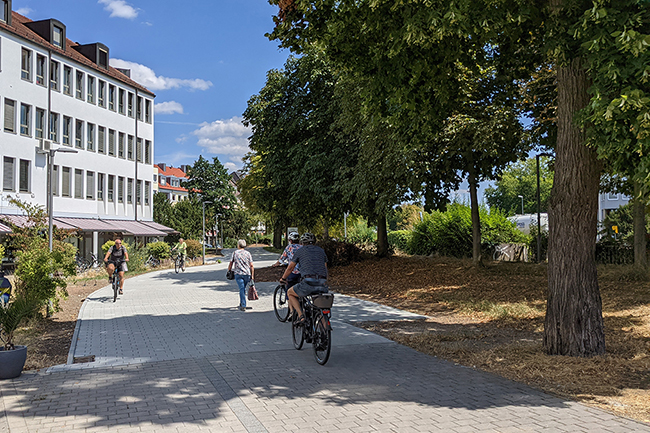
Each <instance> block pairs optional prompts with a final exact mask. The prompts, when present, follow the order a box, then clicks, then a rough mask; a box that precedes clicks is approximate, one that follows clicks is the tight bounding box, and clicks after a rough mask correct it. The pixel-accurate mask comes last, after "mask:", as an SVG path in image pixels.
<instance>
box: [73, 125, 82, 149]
mask: <svg viewBox="0 0 650 433" xmlns="http://www.w3.org/2000/svg"><path fill="white" fill-rule="evenodd" d="M74 147H76V148H77V149H83V148H84V122H83V120H76V121H75V124H74Z"/></svg>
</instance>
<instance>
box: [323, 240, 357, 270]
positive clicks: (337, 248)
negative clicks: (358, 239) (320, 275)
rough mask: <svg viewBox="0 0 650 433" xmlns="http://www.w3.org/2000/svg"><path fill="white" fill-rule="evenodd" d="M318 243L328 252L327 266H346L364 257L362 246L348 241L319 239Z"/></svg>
mask: <svg viewBox="0 0 650 433" xmlns="http://www.w3.org/2000/svg"><path fill="white" fill-rule="evenodd" d="M317 245H318V246H319V247H321V248H322V249H323V250H325V254H327V266H345V265H349V264H350V263H352V262H358V261H361V259H362V258H363V251H362V250H361V248H359V247H358V246H357V245H354V244H351V243H348V242H339V241H335V240H332V239H326V240H322V241H318V242H317Z"/></svg>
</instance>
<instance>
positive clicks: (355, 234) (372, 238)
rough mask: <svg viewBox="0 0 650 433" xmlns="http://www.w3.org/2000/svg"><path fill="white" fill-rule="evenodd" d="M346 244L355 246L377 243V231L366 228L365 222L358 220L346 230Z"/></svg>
mask: <svg viewBox="0 0 650 433" xmlns="http://www.w3.org/2000/svg"><path fill="white" fill-rule="evenodd" d="M348 242H351V243H353V244H357V245H365V244H371V243H374V242H377V231H376V230H375V229H374V228H373V227H368V223H367V221H366V220H364V219H360V220H359V221H357V222H356V223H354V224H353V225H352V226H351V227H350V228H348Z"/></svg>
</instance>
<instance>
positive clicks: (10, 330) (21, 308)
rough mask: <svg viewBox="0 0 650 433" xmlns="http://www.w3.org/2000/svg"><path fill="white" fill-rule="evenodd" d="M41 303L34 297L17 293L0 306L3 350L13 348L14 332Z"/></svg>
mask: <svg viewBox="0 0 650 433" xmlns="http://www.w3.org/2000/svg"><path fill="white" fill-rule="evenodd" d="M40 306H41V304H40V303H39V302H38V300H36V299H34V298H29V297H26V296H23V295H19V296H17V297H16V298H14V300H13V301H11V302H9V304H7V305H4V306H0V339H1V340H2V342H3V344H4V350H12V349H13V348H14V344H13V338H14V332H15V331H16V329H18V327H19V326H20V325H21V324H22V322H23V321H24V320H26V319H28V318H29V317H32V316H34V315H35V314H36V313H37V312H38V310H39V308H40Z"/></svg>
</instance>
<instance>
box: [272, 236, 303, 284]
mask: <svg viewBox="0 0 650 433" xmlns="http://www.w3.org/2000/svg"><path fill="white" fill-rule="evenodd" d="M299 239H300V235H299V234H298V232H291V233H289V245H287V247H286V248H285V249H284V252H283V253H282V255H281V256H280V258H279V259H278V261H277V262H275V263H273V265H272V266H280V265H281V264H282V263H290V262H291V259H292V258H293V255H294V253H295V252H296V251H297V250H298V249H300V247H301V246H302V245H300V243H298V241H299ZM299 282H300V266H298V265H296V267H295V268H294V269H293V271H292V272H291V273H290V274H289V277H288V278H287V289H290V288H291V287H293V286H295V285H296V284H298V283H299Z"/></svg>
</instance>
